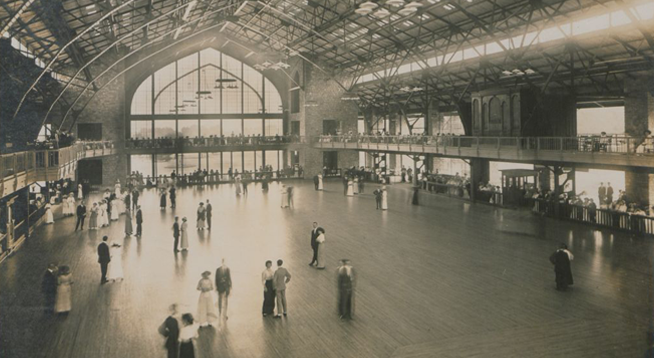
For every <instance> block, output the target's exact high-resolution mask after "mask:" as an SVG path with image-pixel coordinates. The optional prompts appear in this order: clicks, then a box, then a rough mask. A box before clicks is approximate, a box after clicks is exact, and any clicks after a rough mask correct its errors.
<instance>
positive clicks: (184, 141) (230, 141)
mask: <svg viewBox="0 0 654 358" xmlns="http://www.w3.org/2000/svg"><path fill="white" fill-rule="evenodd" d="M295 143H305V137H301V136H295V135H288V136H266V137H263V136H249V137H243V136H235V137H215V136H214V137H197V138H158V139H138V138H132V139H128V140H127V141H126V142H125V148H126V149H178V150H181V149H183V148H212V147H221V146H266V145H270V146H273V145H283V144H295Z"/></svg>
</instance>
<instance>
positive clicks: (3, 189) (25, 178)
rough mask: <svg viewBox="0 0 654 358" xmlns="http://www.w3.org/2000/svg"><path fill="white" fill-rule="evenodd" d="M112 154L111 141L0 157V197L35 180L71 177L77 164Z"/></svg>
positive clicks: (79, 143) (114, 151) (77, 144)
mask: <svg viewBox="0 0 654 358" xmlns="http://www.w3.org/2000/svg"><path fill="white" fill-rule="evenodd" d="M112 154H116V149H115V148H114V145H113V144H112V143H111V142H77V143H75V144H73V145H72V146H70V147H65V148H60V149H43V150H40V149H35V150H30V151H26V152H18V153H11V154H4V155H0V173H1V177H0V197H4V196H6V195H9V194H11V193H13V192H14V191H16V190H19V189H21V188H24V187H26V186H28V185H30V184H32V183H34V182H37V181H49V180H58V179H61V178H69V177H73V176H74V175H75V169H76V168H77V161H78V160H81V159H85V158H95V157H102V156H106V155H112Z"/></svg>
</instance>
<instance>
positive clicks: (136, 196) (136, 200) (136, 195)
mask: <svg viewBox="0 0 654 358" xmlns="http://www.w3.org/2000/svg"><path fill="white" fill-rule="evenodd" d="M138 205H139V191H138V190H136V189H134V191H132V210H134V209H136V207H137V206H138Z"/></svg>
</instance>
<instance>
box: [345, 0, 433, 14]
mask: <svg viewBox="0 0 654 358" xmlns="http://www.w3.org/2000/svg"><path fill="white" fill-rule="evenodd" d="M385 4H386V6H388V7H392V8H400V9H399V10H397V14H398V15H400V16H409V15H412V14H414V13H416V12H417V11H418V8H419V7H421V6H422V4H421V3H420V2H418V1H411V2H409V3H406V2H405V0H387V1H386V3H385ZM378 7H379V5H378V4H377V3H375V2H372V1H366V2H364V3H361V4H359V7H358V8H357V9H355V10H354V12H355V13H357V14H359V15H363V16H366V15H372V16H374V17H376V18H378V19H381V18H385V17H387V16H390V15H391V11H389V10H388V9H386V8H383V7H379V9H378V10H376V11H375V9H377V8H378Z"/></svg>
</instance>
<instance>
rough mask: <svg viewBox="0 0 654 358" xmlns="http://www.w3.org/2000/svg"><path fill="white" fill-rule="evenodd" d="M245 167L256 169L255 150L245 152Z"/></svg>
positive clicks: (249, 169) (248, 169) (246, 168)
mask: <svg viewBox="0 0 654 358" xmlns="http://www.w3.org/2000/svg"><path fill="white" fill-rule="evenodd" d="M243 157H244V158H243V159H244V160H243V169H245V170H247V171H254V168H255V167H254V152H243Z"/></svg>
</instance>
